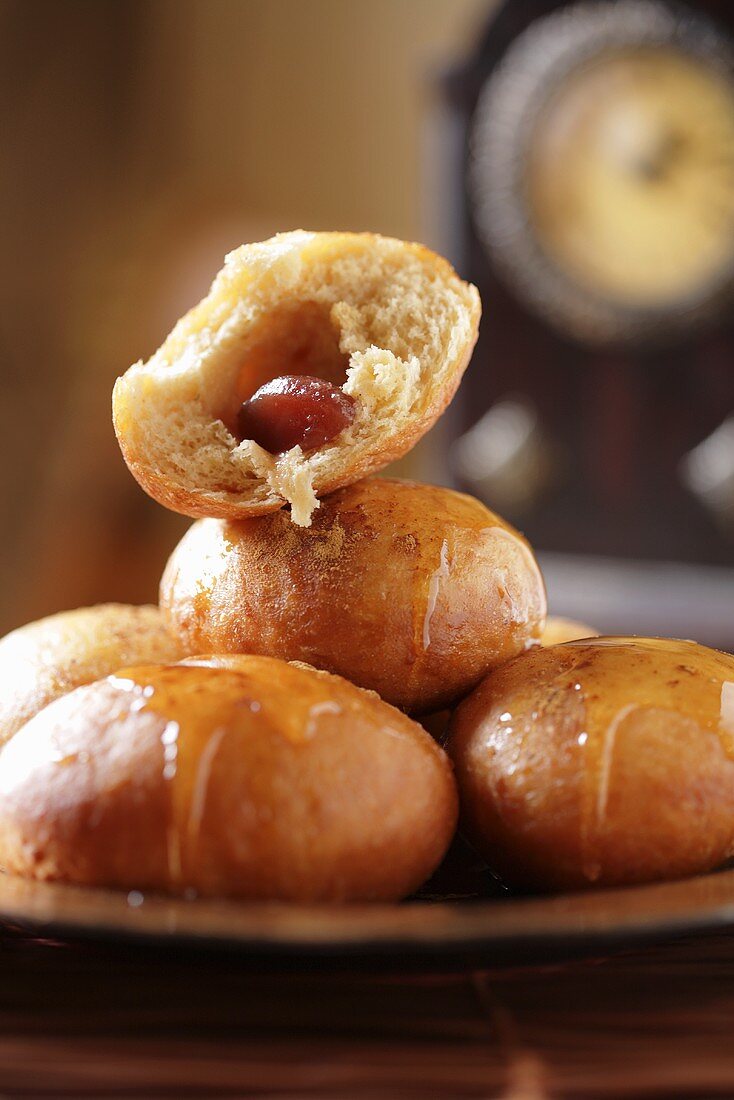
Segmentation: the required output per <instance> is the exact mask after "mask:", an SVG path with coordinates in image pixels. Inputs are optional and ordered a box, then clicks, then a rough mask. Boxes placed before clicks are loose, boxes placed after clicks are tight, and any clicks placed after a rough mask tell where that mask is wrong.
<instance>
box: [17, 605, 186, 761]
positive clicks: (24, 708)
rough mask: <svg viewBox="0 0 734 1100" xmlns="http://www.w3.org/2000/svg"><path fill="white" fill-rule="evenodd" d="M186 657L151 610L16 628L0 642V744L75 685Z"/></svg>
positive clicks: (75, 615)
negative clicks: (123, 668) (130, 667)
mask: <svg viewBox="0 0 734 1100" xmlns="http://www.w3.org/2000/svg"><path fill="white" fill-rule="evenodd" d="M186 652H188V651H187V650H185V649H184V648H183V647H182V646H181V644H180V643H179V642H177V641H174V639H173V638H172V637H171V635H170V634H169V633H168V631H167V630H166V627H165V625H164V623H163V620H162V618H161V614H160V612H159V610H158V608H157V607H131V606H130V605H128V604H119V603H107V604H99V605H98V606H97V607H80V608H78V609H77V610H76V611H62V612H61V613H60V614H58V615H50V616H49V617H48V618H46V619H39V620H38V622H35V623H29V624H28V625H27V626H22V627H20V628H19V629H18V630H14V631H13V632H12V633H11V634H7V635H6V636H5V637H4V638H3V639H2V640H1V641H0V745H2V744H4V743H5V741H7V740H8V739H9V738H10V737H12V736H13V734H14V733H15V732H16V730H19V729H20V727H21V726H22V725H23V724H24V723H25V722H27V721H28V719H29V718H32V717H33V715H34V714H37V713H38V711H39V710H41V709H42V708H43V707H45V706H46V704H47V703H50V702H52V701H53V700H54V699H57V698H58V697H59V696H60V695H65V694H66V693H67V692H68V691H72V690H73V689H74V688H76V687H79V686H80V685H81V684H90V683H91V682H92V681H93V680H99V679H100V678H101V677H102V676H107V675H109V673H110V672H114V670H115V669H116V668H120V666H121V665H129V664H140V663H142V662H144V663H146V664H147V663H149V662H159V661H162V662H165V661H177V660H178V659H179V658H180V657H182V656H183V655H184V654H185V653H186Z"/></svg>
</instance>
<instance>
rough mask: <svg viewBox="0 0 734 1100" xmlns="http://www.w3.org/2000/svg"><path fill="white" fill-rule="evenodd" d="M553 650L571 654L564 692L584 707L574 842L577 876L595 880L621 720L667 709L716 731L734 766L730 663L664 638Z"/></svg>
mask: <svg viewBox="0 0 734 1100" xmlns="http://www.w3.org/2000/svg"><path fill="white" fill-rule="evenodd" d="M559 648H563V649H564V650H575V651H577V652H576V655H575V658H574V660H573V663H572V664H571V665H570V666H567V668H566V677H570V680H568V679H567V681H566V683H567V687H566V690H567V691H568V690H569V689H570V690H573V691H576V692H578V693H579V698H580V700H581V701H582V703H583V706H584V728H583V732H581V733H579V735H578V736H577V738H576V742H577V744H578V745H579V746H580V748H581V749H582V751H583V766H582V787H581V791H580V843H581V857H582V866H583V869H584V874H585V875H586V877H587V878H588V879H589V880H590V881H594V880H595V879H597V878H599V876H600V875H601V873H602V870H603V866H602V855H603V849H604V844H605V830H606V828H607V823H608V813H609V799H610V792H611V785H612V779H613V773H614V756H615V749H616V746H617V743H618V737H619V734H620V732H621V730H622V728H623V727H624V724H625V722H626V721H627V720H628V719H629V718H630V717H631V715H632V714H634V713H635V712H638V711H643V712H644V711H668V712H670V713H671V714H674V715H675V716H676V717H682V718H686V719H688V720H689V721H691V722H693V723H695V724H696V725H697V726H698V727H699V728H701V729H702V730H707V731H710V732H711V733H714V734H716V735H717V736H718V738H719V741H720V743H721V746H722V749H723V750H724V752H725V754H726V756H727V757H728V758H729V760H732V761H734V659H732V658H731V657H730V656H729V655H727V654H722V653H718V652H716V651H713V650H707V649H705V648H704V647H702V646H698V645H696V643H694V642H685V641H674V640H667V639H637V638H599V639H593V640H591V641H590V640H589V639H579V640H577V641H573V642H568V643H565V644H564V645H563V646H562V647H559ZM727 677H732V678H731V679H728V678H727ZM625 699H626V700H628V701H627V702H625V703H623V705H622V706H619V701H620V700H625Z"/></svg>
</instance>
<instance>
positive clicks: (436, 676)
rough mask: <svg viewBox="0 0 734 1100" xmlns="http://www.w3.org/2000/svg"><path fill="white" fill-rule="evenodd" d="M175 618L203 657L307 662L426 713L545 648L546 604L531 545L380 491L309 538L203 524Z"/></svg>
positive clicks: (185, 554) (189, 547) (393, 491)
mask: <svg viewBox="0 0 734 1100" xmlns="http://www.w3.org/2000/svg"><path fill="white" fill-rule="evenodd" d="M161 609H162V611H163V613H164V615H165V617H166V619H167V621H168V623H169V626H170V628H171V630H172V631H173V632H174V633H175V634H176V635H177V636H178V637H179V638H180V639H181V643H182V645H184V646H185V647H186V648H187V649H188V650H189V652H196V651H197V650H202V651H206V652H219V653H227V652H251V653H262V654H266V655H269V656H273V657H281V658H283V659H285V660H302V661H306V662H307V663H309V664H311V665H315V666H316V667H318V668H325V669H328V670H329V671H331V672H336V673H338V674H339V675H342V676H345V677H347V678H348V679H350V680H352V681H353V682H354V683H356V684H360V685H361V686H363V687H368V688H372V689H374V690H375V691H377V692H379V693H380V695H381V696H382V697H383V698H384V699H386V700H387V701H388V702H391V703H393V704H394V705H395V706H399V707H401V708H403V709H405V710H408V711H411V712H414V713H420V712H426V711H429V710H438V709H441V708H442V707H444V706H447V705H449V704H450V703H451V702H453V701H455V700H456V699H458V698H460V697H462V696H463V695H465V694H466V693H467V691H469V690H470V689H471V688H472V687H473V686H474V684H476V683H477V681H478V680H479V679H480V678H481V677H482V676H483V675H484V674H485V673H486V672H487V671H488V669H490V668H493V667H495V666H496V665H498V664H502V663H503V662H504V661H507V660H509V659H510V658H511V657H514V656H516V655H517V654H518V653H520V652H522V651H523V650H524V649H525V648H526V647H527V646H528V645H529V644H531V643H532V642H533V641H534V640H537V638H538V637H539V635H540V631H541V628H542V625H543V621H544V617H545V591H544V588H543V581H542V577H541V575H540V572H539V570H538V567H537V565H536V563H535V559H534V558H533V555H532V552H531V551H530V548H529V547H528V545H527V543H526V542H525V540H524V539H523V538H522V537H521V536H520V535H519V534H518V533H517V532H516V531H514V530H513V529H512V528H511V527H509V526H508V525H507V524H506V523H505V522H504V521H503V520H502V519H500V518H499V517H498V516H496V515H495V514H494V513H492V512H490V511H489V509H487V508H485V506H484V505H483V504H480V502H479V501H477V500H475V499H473V498H472V497H468V496H465V495H463V494H461V493H455V492H452V491H451V490H449V489H442V488H438V487H436V486H432V485H419V484H416V483H413V482H408V481H398V480H395V479H387V478H384V479H383V478H373V479H368V480H365V481H361V482H358V483H357V484H356V485H352V486H350V487H349V488H347V489H342V490H339V491H337V492H335V493H333V494H332V495H331V496H329V497H327V498H326V499H325V500H324V501H323V502H322V507H321V508H320V509H319V511H318V512H317V513H316V516H315V518H314V523H313V525H312V526H311V527H309V528H305V529H304V528H297V527H295V526H294V525H293V524H291V523H290V522H289V521H288V518H287V516H285V515H283V514H275V515H272V516H264V517H262V518H261V519H250V520H243V521H241V522H240V523H238V524H235V523H230V524H226V523H223V522H222V521H219V520H203V521H200V522H199V523H198V524H194V526H193V527H192V528H191V529H190V530H189V532H188V533H187V534H186V535H185V536H184V538H183V540H182V541H181V543H180V544H179V546H178V547H177V549H176V550H175V551H174V552H173V555H172V557H171V559H170V561H169V563H168V565H167V567H166V570H165V572H164V575H163V580H162V582H161Z"/></svg>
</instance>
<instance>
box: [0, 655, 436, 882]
mask: <svg viewBox="0 0 734 1100" xmlns="http://www.w3.org/2000/svg"><path fill="white" fill-rule="evenodd" d="M0 791H2V793H3V795H4V797H3V798H0V838H1V843H2V850H3V853H4V859H5V864H4V865H5V867H6V869H8V870H10V871H14V872H16V873H21V874H26V875H30V876H31V877H38V878H61V879H65V880H67V881H71V882H80V883H87V884H95V885H103V886H118V887H120V888H123V889H125V890H128V891H130V890H133V891H137V892H139V893H141V892H144V891H146V890H148V889H164V890H165V889H171V890H174V891H175V892H176V893H182V894H184V896H187V894H188V892H190V891H192V890H193V891H196V892H198V893H201V894H209V895H211V894H233V895H236V896H244V897H250V898H282V899H290V900H317V899H321V900H333V901H339V900H359V899H364V900H366V899H370V898H373V897H374V898H376V899H381V898H384V899H396V898H399V897H403V896H405V895H406V894H408V893H410V892H411V891H412V890H413V889H415V887H416V886H417V885H418V884H419V883H420V882H422V881H424V879H425V878H427V877H428V875H429V874H430V873H431V872H432V871H433V869H434V868H435V866H436V865H437V863H438V861H439V859H440V858H441V856H442V854H443V852H444V851H445V848H446V846H447V845H448V843H449V841H450V839H451V836H452V834H453V830H454V828H455V824H456V814H457V804H456V803H457V800H456V791H455V787H454V783H453V779H452V776H451V770H450V767H449V765H448V761H447V760H446V758H445V755H444V754H443V753H442V751H441V750H440V749H439V748H438V746H437V745H436V744H435V743H434V742H433V741H432V740H431V738H430V737H429V736H428V735H427V734H426V733H425V732H424V731H423V730H422V729H421V728H420V727H419V726H417V725H416V724H415V723H413V722H412V721H410V719H408V718H406V717H405V716H404V715H402V714H401V713H400V712H398V711H397V710H395V709H394V708H392V707H389V706H387V705H386V704H385V703H383V702H382V700H380V699H379V698H378V697H377V696H376V695H374V694H373V693H368V692H364V691H361V690H360V689H358V688H356V687H354V686H353V685H352V684H349V683H347V682H346V681H344V680H341V679H340V678H338V677H335V676H331V675H330V674H328V673H323V672H319V671H317V670H315V669H311V668H305V667H304V666H302V665H300V666H296V665H289V664H286V663H284V662H282V661H277V660H273V659H272V658H268V657H256V656H237V655H231V656H220V657H198V658H195V659H192V660H191V661H190V663H188V664H186V665H183V664H181V665H170V666H142V667H135V668H128V669H123V670H121V671H120V672H118V673H116V674H114V675H113V676H110V677H108V678H106V679H105V680H101V681H98V682H97V683H95V684H92V685H87V686H84V687H81V688H79V689H78V691H77V692H75V693H73V694H72V695H69V696H66V697H64V698H63V699H60V700H57V701H56V703H54V704H52V705H51V706H50V707H48V708H46V709H45V710H44V712H43V713H42V714H39V715H38V716H37V717H36V718H35V719H34V720H33V721H32V722H31V723H29V724H28V725H27V726H26V727H24V729H23V730H21V731H20V732H19V733H18V734H17V735H16V737H15V738H13V740H12V741H11V743H10V744H9V745H8V746H7V747H6V748H5V750H4V751H3V753H2V754H1V755H0Z"/></svg>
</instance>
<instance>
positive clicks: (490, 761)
mask: <svg viewBox="0 0 734 1100" xmlns="http://www.w3.org/2000/svg"><path fill="white" fill-rule="evenodd" d="M448 751H449V754H450V756H451V757H452V759H453V761H454V766H455V769H456V776H457V780H458V784H459V793H460V798H461V807H462V819H463V828H464V831H465V833H466V835H467V836H468V838H469V840H470V841H471V842H472V844H473V845H474V846H475V847H476V848H477V849H478V851H479V852H480V853H481V854H482V855H483V856H484V857H485V859H487V861H488V862H489V863H490V865H491V866H492V867H493V868H494V869H496V870H497V871H499V873H500V874H502V875H503V876H504V877H505V878H506V879H507V880H508V881H509V882H510V883H513V884H515V885H519V886H523V887H532V888H537V889H543V890H555V889H568V888H578V887H588V886H592V885H596V886H601V885H621V884H625V883H635V882H646V881H651V880H655V879H670V878H677V877H681V876H684V875H689V874H694V873H697V872H703V871H708V870H711V869H712V868H714V867H716V866H718V865H719V864H721V863H723V862H724V861H725V860H727V859H728V858H729V857H730V856H732V855H733V854H734V812H733V808H734V657H731V656H729V655H728V654H724V653H718V652H716V651H715V650H712V649H706V648H705V647H704V646H700V645H696V644H695V642H678V641H669V640H660V639H649V638H593V639H589V640H586V641H576V642H568V643H566V644H564V645H558V646H554V647H553V648H549V649H541V648H537V649H534V650H533V651H531V652H529V653H527V654H525V655H524V656H522V657H518V658H517V659H516V660H514V661H511V662H510V663H509V664H508V665H505V667H504V668H501V669H498V670H496V671H495V672H492V673H491V674H490V675H489V676H488V677H487V678H486V679H485V680H484V681H483V682H482V683H481V684H480V686H479V687H478V688H477V689H476V691H475V692H474V693H473V694H472V695H471V696H470V697H469V698H468V699H467V700H465V701H464V702H463V703H462V704H461V706H460V707H459V708H458V710H457V712H456V714H455V716H454V719H453V722H452V728H451V733H450V739H449V746H448Z"/></svg>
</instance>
